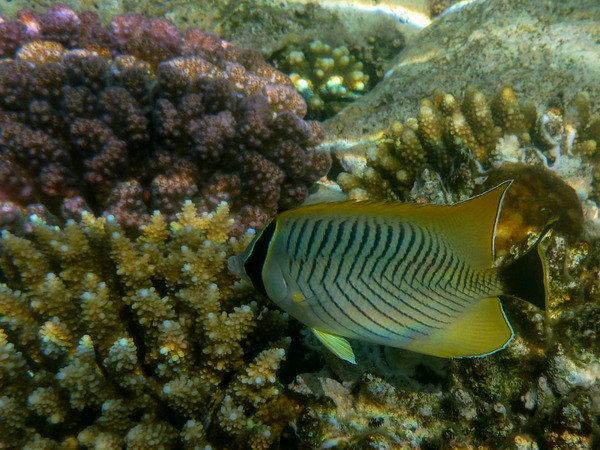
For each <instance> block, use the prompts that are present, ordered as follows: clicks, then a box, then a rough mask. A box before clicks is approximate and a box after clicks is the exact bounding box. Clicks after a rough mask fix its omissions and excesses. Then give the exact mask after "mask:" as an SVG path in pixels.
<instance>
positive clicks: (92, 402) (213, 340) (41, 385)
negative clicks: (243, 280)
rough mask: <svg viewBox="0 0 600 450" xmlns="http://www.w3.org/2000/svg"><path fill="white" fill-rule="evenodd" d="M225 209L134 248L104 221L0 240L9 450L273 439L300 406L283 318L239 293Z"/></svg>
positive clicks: (0, 366) (41, 226) (190, 210)
mask: <svg viewBox="0 0 600 450" xmlns="http://www.w3.org/2000/svg"><path fill="white" fill-rule="evenodd" d="M233 224H234V219H233V217H232V216H231V215H230V214H229V208H228V205H227V204H226V203H224V202H223V203H221V204H219V205H218V207H217V208H216V210H215V211H213V212H210V213H203V214H202V215H198V213H197V212H196V207H195V206H194V204H193V203H191V202H186V203H185V204H184V206H183V209H182V211H181V212H180V213H178V214H177V220H176V221H174V222H172V223H171V224H168V223H167V222H166V221H165V218H164V216H163V215H162V214H161V213H159V212H156V213H154V214H153V215H152V216H151V218H150V220H149V222H148V224H147V225H145V226H143V227H142V228H141V229H140V231H139V237H138V238H137V240H136V241H135V242H133V241H131V240H130V239H129V238H127V237H126V236H125V234H124V233H123V231H122V228H121V227H120V226H119V224H118V223H117V222H116V221H115V220H114V219H112V218H111V217H109V218H108V219H104V218H95V217H94V216H92V215H91V214H89V213H84V215H83V220H82V223H81V224H77V223H75V222H73V221H71V222H68V223H67V224H66V225H65V227H64V228H62V229H60V228H58V227H51V226H49V225H47V224H45V223H43V221H41V220H40V219H39V218H37V217H34V218H33V219H32V223H31V226H32V229H33V230H32V239H31V240H28V239H24V238H20V237H18V236H15V235H13V234H11V233H9V232H8V231H4V232H3V233H2V237H1V238H0V248H1V249H2V253H1V256H0V266H1V268H2V272H3V274H4V277H5V279H6V284H2V285H0V390H1V391H2V395H1V397H0V405H2V407H1V408H0V410H1V411H0V447H2V448H17V447H19V448H42V447H43V448H56V446H58V445H62V446H69V447H73V446H77V444H79V445H80V446H86V447H89V448H98V447H102V448H122V447H123V446H125V445H127V447H131V448H149V447H162V448H180V447H182V446H183V447H185V448H198V447H199V446H200V447H204V446H207V445H209V444H211V445H214V446H215V448H224V445H225V444H224V443H225V442H227V445H234V443H235V447H236V448H255V449H257V448H267V447H268V446H269V445H271V444H273V443H274V442H278V441H279V440H280V438H281V435H282V433H283V431H284V429H285V428H286V426H287V425H288V423H291V422H292V419H293V416H294V415H295V414H296V413H297V412H298V411H299V404H298V401H297V400H294V399H293V398H292V397H290V395H289V393H288V392H286V391H285V390H284V389H283V386H282V385H281V383H280V382H279V381H278V379H277V377H276V375H275V374H276V372H277V370H278V368H279V366H280V364H281V362H282V361H283V360H284V359H285V355H286V352H287V348H288V347H289V342H290V341H289V338H285V337H284V333H285V332H286V329H287V316H286V315H284V314H281V313H279V312H277V311H272V310H269V309H267V307H266V306H265V305H264V304H263V301H262V300H261V299H260V298H255V297H254V295H253V294H252V291H250V290H249V289H248V288H247V287H244V286H241V285H239V284H236V282H235V280H234V278H233V275H231V274H229V272H228V271H227V269H226V268H225V265H226V264H225V262H226V258H227V257H228V256H230V255H231V254H233V253H236V252H239V251H241V249H243V248H244V247H245V245H247V244H248V242H249V240H250V239H251V238H252V236H253V233H246V234H244V235H242V236H241V237H240V238H239V239H236V238H233V237H230V236H231V227H232V226H233Z"/></svg>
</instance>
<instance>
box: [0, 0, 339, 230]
mask: <svg viewBox="0 0 600 450" xmlns="http://www.w3.org/2000/svg"><path fill="white" fill-rule="evenodd" d="M0 56H1V57H4V58H5V59H3V60H2V61H0V186H1V188H0V201H3V202H7V201H10V202H12V203H13V204H15V205H17V206H20V207H23V208H25V207H29V209H30V212H33V211H35V212H36V213H38V214H42V213H43V211H42V209H43V208H46V209H47V210H48V212H49V213H50V214H52V215H54V216H56V217H58V218H59V219H68V218H78V217H79V216H80V214H81V212H82V211H84V210H87V211H91V212H93V213H94V214H97V215H100V214H104V215H113V216H114V217H115V218H116V219H117V221H118V222H119V223H120V224H121V225H122V226H123V227H124V229H126V230H128V231H132V230H135V229H136V228H137V227H138V226H139V225H140V224H142V223H144V222H145V221H146V220H147V219H148V217H149V215H150V213H151V212H152V211H154V210H159V211H161V212H162V213H163V214H165V216H166V217H167V219H169V220H171V219H173V218H174V214H175V212H176V211H178V210H179V208H180V207H181V204H182V202H183V201H184V200H185V199H188V198H194V197H198V202H197V203H198V206H199V207H200V208H201V209H203V210H208V209H211V208H214V207H215V206H216V205H217V204H218V203H219V202H220V201H223V200H225V201H227V202H228V203H229V204H230V206H231V208H232V211H234V212H235V213H238V212H239V213H240V216H239V217H244V219H243V220H241V219H240V220H239V221H238V222H239V224H238V227H237V228H238V234H239V233H241V230H243V229H245V228H246V227H248V226H254V227H260V226H262V225H263V224H264V223H265V222H266V220H268V219H269V218H270V217H272V216H273V215H274V214H275V213H276V211H277V209H278V207H280V206H281V207H291V206H295V205H298V204H299V203H301V202H302V201H303V200H304V198H305V196H306V194H307V188H308V187H309V186H310V185H311V184H312V183H313V182H314V181H315V180H317V179H319V178H320V177H321V176H323V175H324V174H325V173H326V172H327V170H328V167H329V156H328V155H326V154H324V153H319V152H316V151H315V150H314V147H315V145H316V144H318V143H319V141H320V140H321V138H322V131H321V127H320V125H319V124H318V123H316V122H310V121H309V122H306V121H304V120H303V119H302V117H303V116H304V115H305V113H306V103H305V102H304V100H303V99H302V97H301V96H300V95H299V94H298V93H297V92H296V90H295V88H294V85H293V83H292V82H291V81H290V79H289V78H288V77H287V76H286V75H284V74H283V73H281V72H279V71H277V70H275V69H274V68H273V67H271V66H269V65H268V64H266V63H265V62H264V60H263V59H262V57H261V56H260V55H258V54H257V53H256V52H253V51H249V50H248V51H247V50H241V49H239V48H238V47H236V46H235V45H232V44H230V43H228V42H226V41H223V40H221V39H219V38H218V37H216V36H214V35H210V34H206V33H203V32H201V31H200V30H197V29H193V28H192V29H188V30H186V31H184V32H182V33H180V32H179V31H178V30H177V29H175V27H174V26H173V25H172V24H170V23H169V22H168V21H166V20H164V19H146V18H143V17H141V16H138V15H134V14H129V15H121V16H115V17H113V18H112V20H111V22H110V25H109V26H108V27H107V28H104V27H102V26H101V25H100V23H99V20H98V18H97V16H96V15H95V14H93V13H81V14H77V13H75V12H74V11H72V10H70V9H69V8H67V7H65V6H63V5H60V4H55V5H53V6H52V7H51V8H50V9H49V10H48V11H47V12H46V13H43V14H34V13H32V11H29V10H22V11H20V12H19V13H18V15H17V18H16V19H15V20H13V21H0ZM40 204H41V205H43V207H40V206H33V205H40ZM13 210H14V208H13ZM11 220H13V221H14V220H15V219H14V217H13V216H11V215H8V216H7V215H4V217H3V221H4V222H10V221H11Z"/></svg>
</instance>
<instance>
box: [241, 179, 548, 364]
mask: <svg viewBox="0 0 600 450" xmlns="http://www.w3.org/2000/svg"><path fill="white" fill-rule="evenodd" d="M509 185H510V182H506V183H504V184H502V185H500V186H498V187H496V188H495V189H493V190H491V191H488V192H487V193H484V194H482V195H480V196H478V197H475V198H473V199H470V200H468V201H465V202H462V203H458V204H455V205H447V206H436V205H425V206H423V205H415V204H404V203H399V202H393V203H386V202H341V203H325V204H319V205H311V206H304V207H300V208H297V209H294V210H290V211H287V212H285V213H282V214H280V215H279V216H278V217H276V218H275V219H274V220H273V221H272V222H271V223H270V224H269V225H268V226H267V227H265V229H264V230H263V231H262V232H261V233H260V234H259V235H257V236H256V238H255V239H254V241H253V242H252V243H251V244H250V245H249V247H248V248H247V249H246V250H245V251H244V252H243V253H242V254H241V255H239V256H238V257H234V259H233V260H232V261H231V265H232V267H233V269H234V271H236V272H237V273H239V274H241V275H244V276H246V277H248V278H249V279H250V281H251V282H252V283H253V284H254V286H255V287H256V288H257V289H258V290H260V291H261V292H262V293H263V294H265V295H267V296H268V297H269V298H270V299H271V300H273V301H274V302H275V303H276V304H278V305H279V306H280V307H281V308H283V309H284V310H285V311H286V312H288V313H289V314H290V315H292V316H294V317H295V318H297V319H298V320H300V321H301V322H302V323H304V324H305V325H307V326H309V327H310V328H311V329H312V330H313V331H314V332H315V335H316V336H317V337H318V338H319V339H320V340H321V341H322V342H323V343H324V344H325V345H326V346H327V347H328V348H329V349H330V350H332V351H333V352H334V353H336V354H337V355H338V356H340V357H341V358H343V359H346V360H348V361H351V362H354V355H353V353H352V349H351V347H350V344H349V343H348V342H347V341H346V338H350V339H358V340H362V341H367V342H372V343H376V344H382V345H388V346H392V347H399V348H404V349H408V350H413V351H416V352H420V353H425V354H430V355H435V356H443V357H463V356H483V355H486V354H489V353H492V352H494V351H497V350H499V349H501V348H503V347H504V346H506V344H507V343H508V342H509V341H510V339H511V338H512V336H513V331H512V328H511V326H510V324H509V323H508V320H507V319H506V317H505V315H504V312H503V310H502V305H501V303H500V298H499V297H500V296H502V295H513V296H519V297H522V298H524V299H525V300H527V301H530V302H531V303H533V304H535V305H536V306H539V307H541V308H544V307H545V303H546V297H547V283H546V275H545V272H546V269H545V265H544V261H543V258H542V255H541V253H540V252H539V251H535V249H534V250H533V251H530V252H528V254H527V255H526V256H524V257H523V258H522V260H520V261H521V262H518V261H519V260H518V261H517V262H516V264H517V265H516V266H513V268H512V269H509V268H499V269H498V268H492V263H493V242H494V233H495V227H496V223H497V220H498V215H499V212H500V207H501V203H502V198H503V196H504V193H505V191H506V189H507V188H508V186H509ZM536 248H537V244H536ZM532 252H533V253H532ZM509 267H510V266H509ZM515 267H516V269H515Z"/></svg>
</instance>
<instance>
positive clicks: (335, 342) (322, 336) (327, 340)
mask: <svg viewBox="0 0 600 450" xmlns="http://www.w3.org/2000/svg"><path fill="white" fill-rule="evenodd" d="M311 330H313V333H315V336H316V337H317V339H319V340H320V341H321V342H322V343H323V345H325V347H327V348H328V349H329V350H331V351H332V352H333V353H334V354H335V355H336V356H337V357H338V358H340V359H343V360H344V361H348V362H350V363H352V364H356V359H355V358H354V352H353V351H352V347H351V346H350V343H349V342H348V341H347V340H346V339H344V338H343V337H340V336H334V335H333V334H329V333H325V332H324V331H319V330H315V329H314V328H311Z"/></svg>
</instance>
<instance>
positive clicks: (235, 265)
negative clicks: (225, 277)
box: [227, 256, 248, 280]
mask: <svg viewBox="0 0 600 450" xmlns="http://www.w3.org/2000/svg"><path fill="white" fill-rule="evenodd" d="M227 269H229V271H230V272H231V273H232V274H234V275H235V276H237V277H238V278H242V279H244V280H248V275H246V271H245V270H244V267H243V264H242V262H241V260H240V258H239V257H238V256H230V257H229V258H228V259H227Z"/></svg>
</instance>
